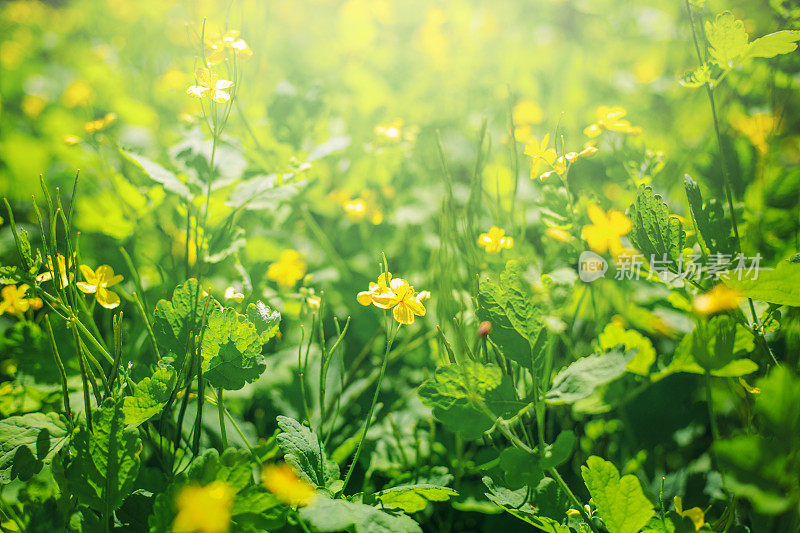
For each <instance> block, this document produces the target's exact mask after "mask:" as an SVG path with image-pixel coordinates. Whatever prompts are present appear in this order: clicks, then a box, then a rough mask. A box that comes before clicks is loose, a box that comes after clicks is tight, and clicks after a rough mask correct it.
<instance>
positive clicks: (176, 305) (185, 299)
mask: <svg viewBox="0 0 800 533" xmlns="http://www.w3.org/2000/svg"><path fill="white" fill-rule="evenodd" d="M201 292H202V291H201V290H200V286H199V284H198V283H197V280H196V279H194V278H190V279H188V280H186V281H185V282H183V283H181V284H180V285H178V286H177V287H175V290H174V291H173V293H172V301H167V300H159V301H158V303H156V307H155V310H154V311H153V334H154V335H155V337H156V341H157V342H158V345H159V346H160V347H162V348H163V350H164V351H165V352H166V353H165V354H162V355H170V356H171V357H172V358H173V359H174V360H175V367H176V368H181V366H182V364H183V361H184V359H185V358H186V352H187V350H188V347H189V337H190V335H197V334H199V333H200V325H201V324H202V322H203V306H204V304H205V299H204V297H203V296H202V294H201ZM216 306H217V304H216V302H215V301H212V302H211V305H209V308H212V309H213V308H215V307H216Z"/></svg>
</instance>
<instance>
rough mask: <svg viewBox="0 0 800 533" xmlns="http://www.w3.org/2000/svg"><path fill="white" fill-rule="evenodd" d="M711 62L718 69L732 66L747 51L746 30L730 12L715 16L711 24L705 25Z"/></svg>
mask: <svg viewBox="0 0 800 533" xmlns="http://www.w3.org/2000/svg"><path fill="white" fill-rule="evenodd" d="M705 29H706V38H707V39H708V44H709V53H710V55H711V60H712V61H713V62H714V63H716V64H717V65H718V66H719V67H720V68H722V69H727V68H729V67H732V66H734V65H735V64H736V63H737V62H738V61H737V60H738V59H739V58H740V57H741V56H743V55H744V54H745V53H746V52H747V50H748V41H749V40H750V37H749V35H747V30H745V29H744V22H742V21H741V20H737V19H736V17H734V16H733V13H731V12H730V11H725V12H723V13H720V14H718V15H717V18H716V19H714V21H713V22H711V21H707V22H706V25H705Z"/></svg>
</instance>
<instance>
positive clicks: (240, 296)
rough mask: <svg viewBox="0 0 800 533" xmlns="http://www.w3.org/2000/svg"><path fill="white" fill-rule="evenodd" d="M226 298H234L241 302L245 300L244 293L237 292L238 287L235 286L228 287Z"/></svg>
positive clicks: (235, 300)
mask: <svg viewBox="0 0 800 533" xmlns="http://www.w3.org/2000/svg"><path fill="white" fill-rule="evenodd" d="M225 299H226V300H233V301H234V302H241V301H242V300H244V294H242V293H241V292H236V289H234V288H233V287H228V288H227V289H225Z"/></svg>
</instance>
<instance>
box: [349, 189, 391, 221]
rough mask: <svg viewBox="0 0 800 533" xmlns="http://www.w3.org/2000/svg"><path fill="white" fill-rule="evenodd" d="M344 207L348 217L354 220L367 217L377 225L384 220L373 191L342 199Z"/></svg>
mask: <svg viewBox="0 0 800 533" xmlns="http://www.w3.org/2000/svg"><path fill="white" fill-rule="evenodd" d="M342 209H344V212H345V213H346V214H347V218H349V219H350V220H353V221H358V220H362V219H364V218H366V219H368V220H369V221H370V222H371V223H373V224H375V225H378V224H380V223H381V222H383V212H382V211H381V210H380V208H379V207H378V206H377V202H376V199H375V194H374V193H372V192H371V191H364V192H363V193H362V195H361V196H360V197H357V198H345V199H344V200H343V201H342Z"/></svg>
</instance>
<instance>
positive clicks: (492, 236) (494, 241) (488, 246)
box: [478, 226, 514, 254]
mask: <svg viewBox="0 0 800 533" xmlns="http://www.w3.org/2000/svg"><path fill="white" fill-rule="evenodd" d="M478 245H479V246H481V247H483V248H484V249H485V250H486V252H487V253H490V254H497V253H500V251H501V250H503V249H504V248H511V247H512V246H514V238H513V237H508V236H506V230H504V229H501V228H498V227H497V226H492V227H491V228H489V231H487V232H486V233H481V234H480V236H479V237H478Z"/></svg>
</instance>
